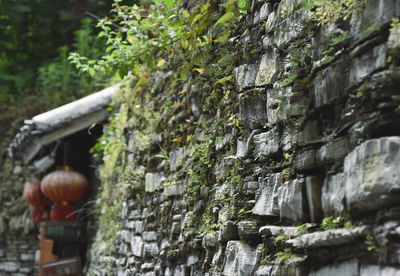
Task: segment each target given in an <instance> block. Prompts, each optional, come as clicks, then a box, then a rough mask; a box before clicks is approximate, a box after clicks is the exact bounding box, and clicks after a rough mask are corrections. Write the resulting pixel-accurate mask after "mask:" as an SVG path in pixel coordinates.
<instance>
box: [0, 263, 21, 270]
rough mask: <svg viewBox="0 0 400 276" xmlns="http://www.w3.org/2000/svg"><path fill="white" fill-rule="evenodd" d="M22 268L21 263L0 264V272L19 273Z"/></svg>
mask: <svg viewBox="0 0 400 276" xmlns="http://www.w3.org/2000/svg"><path fill="white" fill-rule="evenodd" d="M19 267H20V263H19V262H9V261H6V262H3V263H0V271H5V272H17V271H18V269H19Z"/></svg>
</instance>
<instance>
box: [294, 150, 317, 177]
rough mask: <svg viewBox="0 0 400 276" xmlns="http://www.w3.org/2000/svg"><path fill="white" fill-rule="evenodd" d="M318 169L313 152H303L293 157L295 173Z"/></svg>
mask: <svg viewBox="0 0 400 276" xmlns="http://www.w3.org/2000/svg"><path fill="white" fill-rule="evenodd" d="M316 167H318V165H317V158H316V153H315V150H308V151H303V152H300V153H298V154H296V155H295V157H294V168H295V169H296V170H297V171H300V172H302V171H307V170H311V169H314V168H316Z"/></svg>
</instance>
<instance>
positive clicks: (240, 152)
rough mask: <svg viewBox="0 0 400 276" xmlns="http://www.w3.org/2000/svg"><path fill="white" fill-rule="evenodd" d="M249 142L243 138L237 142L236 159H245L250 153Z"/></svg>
mask: <svg viewBox="0 0 400 276" xmlns="http://www.w3.org/2000/svg"><path fill="white" fill-rule="evenodd" d="M248 151H249V150H248V140H246V139H242V138H241V137H240V138H238V139H237V140H236V155H235V156H236V157H238V158H242V157H245V156H246V155H247V153H248Z"/></svg>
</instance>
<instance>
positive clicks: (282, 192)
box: [278, 179, 307, 223]
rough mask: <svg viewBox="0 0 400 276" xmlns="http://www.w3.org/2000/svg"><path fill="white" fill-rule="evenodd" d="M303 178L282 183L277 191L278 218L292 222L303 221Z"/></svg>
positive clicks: (305, 215)
mask: <svg viewBox="0 0 400 276" xmlns="http://www.w3.org/2000/svg"><path fill="white" fill-rule="evenodd" d="M304 191H305V186H304V179H295V180H291V181H287V182H285V183H283V185H282V186H280V187H279V191H278V204H279V213H280V218H281V220H283V221H289V222H292V223H296V222H297V223H298V222H303V221H304V220H305V219H306V218H307V213H306V209H305V208H306V197H305V193H304Z"/></svg>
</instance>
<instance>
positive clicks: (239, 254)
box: [222, 241, 260, 276]
mask: <svg viewBox="0 0 400 276" xmlns="http://www.w3.org/2000/svg"><path fill="white" fill-rule="evenodd" d="M259 258H260V255H259V253H258V251H257V247H252V246H250V245H247V244H243V243H242V242H240V241H229V242H228V244H227V246H226V252H225V261H224V263H225V264H224V270H223V273H222V275H224V276H231V275H252V274H254V273H255V270H256V267H257V263H258V261H259Z"/></svg>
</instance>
